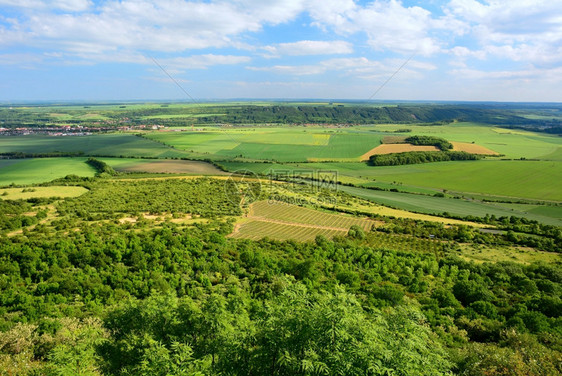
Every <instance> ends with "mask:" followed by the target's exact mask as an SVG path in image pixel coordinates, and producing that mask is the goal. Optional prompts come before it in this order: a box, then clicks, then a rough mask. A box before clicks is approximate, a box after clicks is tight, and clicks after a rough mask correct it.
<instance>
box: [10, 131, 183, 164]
mask: <svg viewBox="0 0 562 376" xmlns="http://www.w3.org/2000/svg"><path fill="white" fill-rule="evenodd" d="M8 152H22V153H53V152H69V153H70V152H72V153H79V152H82V153H84V155H98V156H116V157H118V156H126V157H153V158H166V157H185V156H186V153H185V152H182V151H180V150H174V149H172V148H170V147H167V146H165V145H162V144H159V143H157V142H153V141H151V140H147V139H145V138H142V137H137V136H135V135H132V134H120V133H114V134H100V135H90V136H62V137H55V136H44V135H29V136H8V137H0V153H8Z"/></svg>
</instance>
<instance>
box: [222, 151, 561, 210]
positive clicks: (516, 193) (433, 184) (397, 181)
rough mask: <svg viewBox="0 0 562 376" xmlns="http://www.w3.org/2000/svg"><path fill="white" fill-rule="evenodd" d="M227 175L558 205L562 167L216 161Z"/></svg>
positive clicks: (489, 163) (494, 162) (497, 162)
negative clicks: (293, 175)
mask: <svg viewBox="0 0 562 376" xmlns="http://www.w3.org/2000/svg"><path fill="white" fill-rule="evenodd" d="M221 164H222V165H223V166H224V167H225V168H227V169H229V170H232V171H234V170H241V169H248V170H251V171H253V172H255V173H258V174H267V173H268V172H269V171H277V170H279V171H282V170H295V171H307V170H308V171H311V172H315V171H322V170H327V171H337V172H338V180H339V181H340V182H342V183H352V184H355V185H360V186H366V187H380V188H387V189H398V190H400V191H408V192H413V193H426V194H434V193H437V192H439V191H442V190H447V191H451V192H452V191H454V192H458V193H459V194H461V195H464V196H469V197H470V196H471V195H480V196H482V197H483V196H497V197H499V196H503V197H507V198H522V199H536V200H547V201H548V200H551V201H562V190H561V189H560V184H559V182H560V181H562V163H558V162H555V161H502V160H480V161H454V162H436V163H425V164H418V165H403V166H388V167H386V166H385V167H381V166H378V167H373V166H368V165H367V164H365V163H339V162H334V163H326V162H325V163H297V164H269V163H241V162H221Z"/></svg>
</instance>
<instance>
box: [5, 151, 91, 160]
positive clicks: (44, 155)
mask: <svg viewBox="0 0 562 376" xmlns="http://www.w3.org/2000/svg"><path fill="white" fill-rule="evenodd" d="M83 155H84V152H82V151H79V152H64V151H54V152H50V153H22V152H19V151H16V152H6V153H0V159H23V158H60V157H81V156H83Z"/></svg>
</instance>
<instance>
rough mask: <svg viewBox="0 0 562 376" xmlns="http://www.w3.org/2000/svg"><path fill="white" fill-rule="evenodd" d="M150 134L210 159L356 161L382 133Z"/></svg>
mask: <svg viewBox="0 0 562 376" xmlns="http://www.w3.org/2000/svg"><path fill="white" fill-rule="evenodd" d="M147 137H149V138H151V139H153V140H156V141H159V142H162V143H165V144H168V145H171V146H173V147H175V148H178V149H182V150H185V151H188V152H190V153H192V154H193V155H194V156H195V155H209V157H211V158H215V159H224V158H245V159H252V160H272V161H281V162H299V161H307V160H353V161H358V160H359V157H360V156H361V155H362V154H364V153H366V152H367V151H369V150H371V149H372V148H373V147H375V146H377V145H379V144H380V140H381V137H382V136H381V135H380V134H377V133H373V132H367V131H363V130H360V129H357V130H356V129H352V130H340V129H334V128H322V127H311V128H304V127H286V128H269V127H267V128H266V127H262V128H247V129H238V128H236V129H228V128H224V129H215V130H212V129H211V128H205V131H202V132H192V131H184V132H153V133H150V134H148V135H147Z"/></svg>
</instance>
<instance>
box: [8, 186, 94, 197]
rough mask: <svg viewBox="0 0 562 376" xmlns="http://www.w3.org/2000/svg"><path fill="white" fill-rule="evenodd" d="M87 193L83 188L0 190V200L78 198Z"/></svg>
mask: <svg viewBox="0 0 562 376" xmlns="http://www.w3.org/2000/svg"><path fill="white" fill-rule="evenodd" d="M86 192H88V190H87V189H86V188H84V187H73V186H57V185H53V186H49V187H33V188H23V189H22V188H3V189H2V188H0V198H2V199H3V200H28V199H30V198H45V197H78V196H81V195H83V194H84V193H86Z"/></svg>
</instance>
